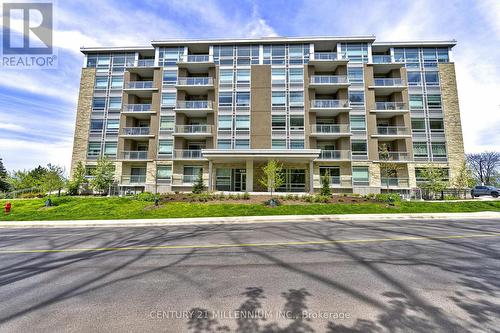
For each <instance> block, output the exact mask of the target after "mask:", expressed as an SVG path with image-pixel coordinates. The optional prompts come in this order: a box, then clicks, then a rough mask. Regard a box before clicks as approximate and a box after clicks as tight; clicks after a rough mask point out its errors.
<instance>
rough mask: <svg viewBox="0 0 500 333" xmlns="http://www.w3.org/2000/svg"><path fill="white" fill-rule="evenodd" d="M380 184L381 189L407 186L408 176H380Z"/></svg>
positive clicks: (408, 183)
mask: <svg viewBox="0 0 500 333" xmlns="http://www.w3.org/2000/svg"><path fill="white" fill-rule="evenodd" d="M380 185H381V186H382V189H384V187H385V188H409V187H410V180H409V179H408V178H399V177H398V178H387V177H382V178H380Z"/></svg>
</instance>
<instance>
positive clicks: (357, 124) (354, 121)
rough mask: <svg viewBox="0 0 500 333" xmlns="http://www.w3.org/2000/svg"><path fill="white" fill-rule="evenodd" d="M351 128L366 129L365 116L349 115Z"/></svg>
mask: <svg viewBox="0 0 500 333" xmlns="http://www.w3.org/2000/svg"><path fill="white" fill-rule="evenodd" d="M350 118H351V129H352V130H357V131H365V130H366V122H365V116H351V117H350Z"/></svg>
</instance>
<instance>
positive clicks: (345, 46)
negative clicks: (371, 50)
mask: <svg viewBox="0 0 500 333" xmlns="http://www.w3.org/2000/svg"><path fill="white" fill-rule="evenodd" d="M341 50H342V59H349V60H350V61H352V62H367V61H368V45H367V44H366V43H342V44H341Z"/></svg>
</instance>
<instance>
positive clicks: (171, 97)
mask: <svg viewBox="0 0 500 333" xmlns="http://www.w3.org/2000/svg"><path fill="white" fill-rule="evenodd" d="M176 98H177V94H176V93H163V94H162V95H161V105H162V106H166V107H175V100H176Z"/></svg>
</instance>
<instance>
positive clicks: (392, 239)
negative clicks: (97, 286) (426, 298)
mask: <svg viewBox="0 0 500 333" xmlns="http://www.w3.org/2000/svg"><path fill="white" fill-rule="evenodd" d="M499 236H500V233H488V234H469V235H450V236H408V237H389V238H369V239H339V240H325V241H293V242H274V243H241V244H205V245H202V244H200V245H194V244H193V245H156V246H125V247H100V248H79V249H78V248H75V249H31V250H30V249H18V250H0V254H19V253H59V252H102V251H134V250H136V251H141V250H167V249H170V250H178V249H217V248H236V247H279V246H300V245H328V244H363V243H382V242H395V241H422V240H441V239H443V240H444V239H464V238H485V237H499Z"/></svg>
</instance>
